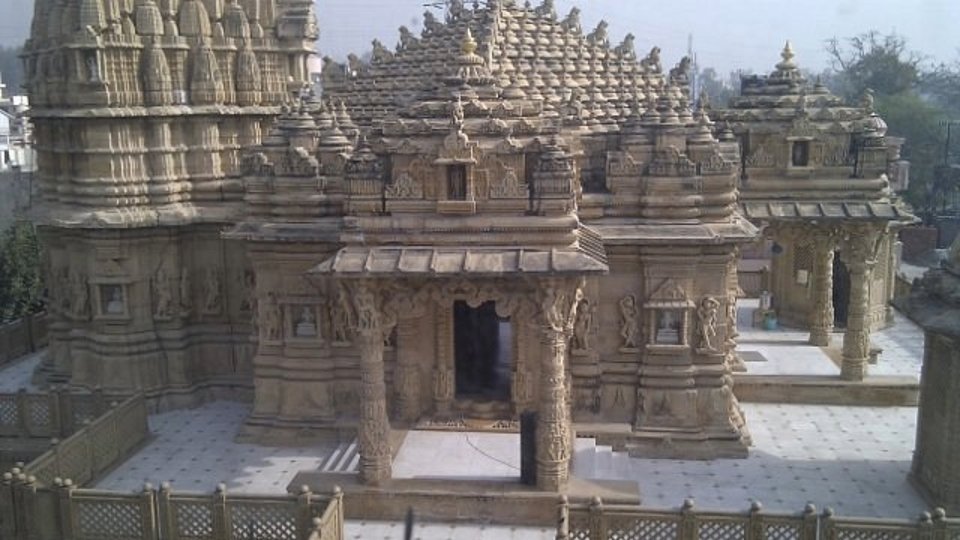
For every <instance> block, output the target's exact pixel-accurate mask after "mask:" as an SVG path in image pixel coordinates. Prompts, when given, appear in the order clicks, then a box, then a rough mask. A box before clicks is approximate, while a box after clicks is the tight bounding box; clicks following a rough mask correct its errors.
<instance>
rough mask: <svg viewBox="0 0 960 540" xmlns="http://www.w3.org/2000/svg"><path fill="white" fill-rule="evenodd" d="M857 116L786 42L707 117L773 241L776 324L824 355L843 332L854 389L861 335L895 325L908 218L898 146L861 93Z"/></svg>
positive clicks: (747, 211) (750, 207)
mask: <svg viewBox="0 0 960 540" xmlns="http://www.w3.org/2000/svg"><path fill="white" fill-rule="evenodd" d="M862 101H863V102H862V103H861V104H859V106H857V107H851V106H848V105H846V104H844V103H843V101H842V100H841V99H840V98H838V97H836V96H834V95H832V94H831V93H830V92H829V91H828V90H827V89H826V87H824V86H823V85H822V84H820V83H819V81H818V82H817V83H816V84H809V83H808V82H807V81H806V80H804V78H803V77H802V75H801V74H800V70H799V68H798V67H797V64H796V63H795V61H794V55H793V51H792V50H791V47H790V44H789V43H787V45H786V46H785V48H784V50H783V52H782V53H781V61H780V62H779V63H778V64H777V65H776V69H775V70H774V71H773V72H772V73H771V74H770V75H769V76H763V77H758V76H749V77H745V78H744V79H743V80H742V87H741V93H740V96H738V97H735V98H733V99H732V100H731V102H730V103H729V104H728V106H727V108H724V109H720V110H716V111H711V114H712V115H713V116H714V117H715V118H716V119H717V121H718V122H721V123H722V124H723V125H725V126H729V127H730V128H731V129H732V130H733V131H734V133H735V134H736V135H737V138H738V140H739V141H740V145H741V150H742V154H741V155H742V163H741V169H740V179H739V188H740V206H741V209H742V211H743V214H744V215H745V216H746V217H747V218H749V219H750V220H751V221H752V222H753V223H754V224H756V225H757V226H758V227H761V228H762V229H763V231H764V237H765V238H766V239H767V240H768V241H772V242H773V244H772V245H773V254H772V255H773V256H772V257H771V258H772V268H771V272H770V277H771V279H770V281H771V282H770V289H771V291H770V292H772V294H773V299H774V308H775V310H776V313H777V315H778V316H779V318H780V320H781V321H782V322H784V323H786V324H788V325H790V326H792V327H799V328H808V329H809V330H810V343H811V344H812V345H817V346H821V347H825V346H828V345H830V339H831V333H832V332H833V330H834V328H835V326H840V327H844V328H845V330H844V338H843V353H842V354H843V360H842V363H841V372H842V376H843V377H844V378H846V379H851V380H862V379H863V378H864V376H865V375H866V372H867V366H868V363H869V362H870V361H871V357H872V356H873V357H875V354H873V353H872V351H871V347H870V331H871V330H873V329H877V328H881V327H884V326H886V325H887V324H889V323H892V322H893V312H892V308H891V307H890V301H891V300H892V299H893V287H894V281H895V276H896V269H897V264H898V256H897V252H896V243H897V232H898V230H899V229H900V228H902V227H903V226H905V225H908V224H910V223H913V222H914V221H915V220H916V218H915V217H914V216H912V215H911V214H910V213H909V211H908V210H907V209H906V208H905V207H904V206H903V203H902V202H901V200H900V199H899V197H897V196H896V194H895V192H894V190H895V188H899V189H904V188H905V187H906V186H905V185H903V184H905V183H906V177H907V176H908V165H909V164H908V163H906V162H904V161H903V160H901V159H900V146H901V144H902V143H903V140H902V139H896V138H893V137H887V136H886V134H887V125H886V123H885V122H884V121H883V119H882V118H880V117H879V116H878V115H877V114H876V113H875V112H874V110H873V98H872V96H871V95H870V94H869V93H868V94H867V95H865V96H864V97H863V100H862Z"/></svg>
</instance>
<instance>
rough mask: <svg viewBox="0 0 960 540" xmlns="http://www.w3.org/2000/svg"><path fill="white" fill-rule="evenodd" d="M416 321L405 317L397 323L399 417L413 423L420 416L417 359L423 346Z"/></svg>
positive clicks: (397, 411) (396, 383)
mask: <svg viewBox="0 0 960 540" xmlns="http://www.w3.org/2000/svg"><path fill="white" fill-rule="evenodd" d="M421 315H422V314H421ZM415 321H417V322H418V321H419V319H403V320H401V321H400V322H399V323H398V324H397V375H396V378H395V383H394V385H395V386H396V396H397V408H396V414H397V418H399V419H400V420H401V421H402V422H408V423H411V424H412V423H413V422H416V421H417V419H418V418H419V416H420V372H419V371H420V369H419V366H418V364H417V359H418V355H419V353H420V352H421V347H420V336H419V335H418V334H417V330H418V326H417V324H415Z"/></svg>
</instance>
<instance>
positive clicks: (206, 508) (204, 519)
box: [172, 502, 213, 540]
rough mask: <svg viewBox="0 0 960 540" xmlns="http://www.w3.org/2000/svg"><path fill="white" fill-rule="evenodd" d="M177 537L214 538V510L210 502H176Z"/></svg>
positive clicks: (205, 539)
mask: <svg viewBox="0 0 960 540" xmlns="http://www.w3.org/2000/svg"><path fill="white" fill-rule="evenodd" d="M172 506H173V517H174V526H175V527H176V537H177V538H180V539H182V540H213V510H212V509H211V507H210V504H208V503H188V502H175V503H172Z"/></svg>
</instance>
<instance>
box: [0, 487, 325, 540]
mask: <svg viewBox="0 0 960 540" xmlns="http://www.w3.org/2000/svg"><path fill="white" fill-rule="evenodd" d="M8 476H9V475H8ZM0 536H2V537H3V538H4V539H8V540H28V539H29V540H48V539H49V540H61V539H65V538H72V539H75V540H93V539H97V540H121V539H122V540H181V539H187V538H207V539H209V540H230V539H235V538H270V539H273V540H313V539H323V540H327V539H331V540H340V539H342V538H343V496H342V494H341V492H340V491H339V489H335V490H334V491H333V493H331V494H329V495H323V496H321V495H316V494H313V493H311V492H309V491H303V492H301V493H300V494H298V495H281V496H265V495H228V494H227V492H226V489H225V488H224V487H223V486H222V485H221V486H220V487H218V488H217V490H216V491H215V492H214V493H213V494H212V495H211V494H187V493H176V492H173V491H172V490H171V489H170V486H169V485H164V486H162V487H161V489H159V490H156V489H154V488H153V487H152V486H150V485H149V484H147V485H146V486H144V489H143V490H142V491H140V492H139V493H120V492H110V491H96V490H86V489H77V488H76V486H75V485H74V484H73V482H72V481H70V480H62V481H58V482H57V484H56V485H52V486H49V487H38V486H37V485H36V483H35V482H33V480H32V479H31V478H30V477H27V476H24V475H22V474H21V475H18V476H16V477H5V478H4V480H3V482H2V484H0Z"/></svg>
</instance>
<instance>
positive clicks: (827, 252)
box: [810, 238, 834, 347]
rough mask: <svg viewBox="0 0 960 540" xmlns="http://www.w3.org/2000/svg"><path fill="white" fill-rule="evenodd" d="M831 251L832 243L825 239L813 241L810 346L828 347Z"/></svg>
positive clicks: (830, 330)
mask: <svg viewBox="0 0 960 540" xmlns="http://www.w3.org/2000/svg"><path fill="white" fill-rule="evenodd" d="M833 250H834V244H833V242H831V241H828V240H827V239H823V238H818V239H816V240H815V241H814V248H813V275H812V276H811V286H812V294H813V305H812V306H811V307H810V344H811V345H816V346H817V347H826V346H828V345H830V334H831V333H832V332H833Z"/></svg>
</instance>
